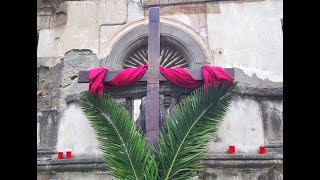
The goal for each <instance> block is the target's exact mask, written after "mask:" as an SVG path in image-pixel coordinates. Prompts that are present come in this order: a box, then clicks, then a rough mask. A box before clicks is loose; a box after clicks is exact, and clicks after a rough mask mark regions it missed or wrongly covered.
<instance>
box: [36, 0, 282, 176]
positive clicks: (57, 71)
mask: <svg viewBox="0 0 320 180" xmlns="http://www.w3.org/2000/svg"><path fill="white" fill-rule="evenodd" d="M170 2H182V1H180V0H176V1H170ZM170 2H169V1H162V0H149V1H143V3H144V5H148V4H154V3H170ZM184 2H187V1H184ZM38 4H39V7H38V16H37V21H38V28H37V29H38V32H39V42H38V54H37V56H38V63H37V64H38V108H37V109H38V122H37V144H38V170H39V172H43V173H44V174H42V173H39V174H38V179H81V178H82V179H111V177H110V176H107V175H106V173H105V171H104V170H105V169H104V166H103V161H102V160H101V159H99V158H100V157H101V152H100V151H99V149H98V143H97V141H96V137H95V133H94V130H93V129H92V127H91V126H90V124H89V121H88V120H87V119H86V118H85V116H84V114H83V112H82V111H81V109H80V107H79V105H78V104H77V103H74V100H76V99H77V98H79V96H80V93H81V92H83V91H85V90H87V88H88V84H79V83H77V76H78V72H79V71H80V70H89V69H91V68H94V67H97V66H99V65H101V61H102V60H104V58H105V57H107V56H108V55H109V54H108V53H109V52H110V51H111V49H112V48H113V44H115V41H117V40H119V39H120V38H119V36H121V35H123V34H125V33H127V32H128V31H129V30H128V29H130V28H127V27H128V25H130V24H135V23H139V21H140V20H141V19H143V18H146V17H147V15H148V11H147V10H146V9H145V10H144V9H143V8H142V5H141V4H140V0H128V1H126V0H110V1H109V0H108V1H102V0H87V1H61V3H60V5H59V3H53V4H54V8H53V7H52V5H50V4H48V3H43V2H41V1H40V3H38ZM282 6H283V1H282V0H259V1H252V2H251V1H237V2H219V3H205V4H189V5H178V6H164V7H162V8H161V11H160V12H161V18H163V19H171V21H170V22H177V23H181V24H183V25H181V24H180V25H179V28H180V29H181V30H183V31H185V32H189V33H188V34H190V37H192V38H194V39H195V41H197V42H201V43H200V44H205V45H206V47H208V48H207V50H205V51H206V53H205V54H206V56H210V58H208V59H211V60H212V62H211V63H212V64H213V65H220V66H223V67H236V68H235V74H236V80H237V81H239V82H240V83H239V84H238V90H237V93H236V94H235V96H234V100H233V102H232V103H231V107H230V110H229V112H228V113H227V115H226V117H225V118H224V120H223V121H222V123H221V125H220V128H219V130H218V132H217V133H216V134H215V135H214V136H213V137H212V141H211V142H210V143H209V145H208V147H207V153H208V154H209V155H210V156H212V157H209V160H208V161H210V163H209V164H208V167H207V169H206V171H205V174H204V177H200V178H202V179H282V164H281V162H282V156H281V157H278V155H282V144H283V135H282V131H283V119H282V112H283V109H282V108H283V107H282V83H275V82H272V81H276V82H282V81H283V75H282V74H283V70H282V66H283V60H282V58H283V54H282V49H283V44H282V40H283V36H282V27H281V19H282V17H283V14H282ZM52 9H54V10H52ZM172 20H174V21H172ZM168 22H169V20H168ZM190 32H192V33H190ZM193 34H196V35H195V36H193ZM130 37H132V36H130ZM125 45H126V44H123V46H124V47H125ZM201 47H203V46H201ZM207 51H208V52H207ZM243 72H244V73H243ZM259 78H260V79H259ZM263 79H267V80H263ZM229 145H235V146H236V152H237V154H236V155H234V156H232V155H228V154H227V151H228V146H229ZM260 145H266V146H267V151H268V155H270V156H260V155H258V148H259V146H260ZM68 148H70V149H71V150H72V155H73V157H74V159H72V160H70V161H69V162H68V161H56V152H57V151H64V152H65V151H66V150H67V149H68ZM92 158H93V159H92ZM94 158H97V159H94ZM210 158H212V159H211V160H210ZM50 159H51V160H50ZM48 160H50V161H48ZM48 163H49V164H48ZM50 163H51V164H50ZM279 164H280V165H279ZM278 165H279V166H278ZM69 166H70V167H69ZM50 168H51V169H50ZM97 170H99V171H103V172H96V171H97ZM69 171H71V172H69ZM79 171H88V172H87V173H78V172H79ZM91 171H93V172H91ZM47 172H51V173H52V172H54V173H52V174H50V175H48V174H47ZM56 172H58V173H56Z"/></svg>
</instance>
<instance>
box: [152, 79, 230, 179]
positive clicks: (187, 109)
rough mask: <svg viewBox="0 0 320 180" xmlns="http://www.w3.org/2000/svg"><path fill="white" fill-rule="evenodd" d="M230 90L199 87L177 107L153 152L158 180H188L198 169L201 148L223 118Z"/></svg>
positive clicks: (222, 85)
mask: <svg viewBox="0 0 320 180" xmlns="http://www.w3.org/2000/svg"><path fill="white" fill-rule="evenodd" d="M234 87H235V84H234V85H231V86H229V85H225V84H221V85H220V86H219V87H217V88H213V87H211V86H209V88H208V91H206V90H205V89H204V87H201V88H199V89H197V90H196V91H195V92H194V93H193V94H192V95H191V96H189V97H188V98H187V99H186V100H185V101H183V102H182V103H180V104H179V105H178V106H177V108H176V110H175V113H174V115H173V116H172V117H170V119H169V120H167V121H166V123H165V124H164V127H163V131H162V132H161V134H160V137H159V141H158V146H157V147H156V149H157V150H156V151H155V155H156V161H157V162H158V168H159V174H160V177H161V179H165V180H167V179H175V180H178V179H188V178H190V177H192V176H193V173H194V172H195V171H198V170H201V169H202V162H201V160H203V152H204V151H203V150H204V147H205V145H206V144H207V143H208V141H209V140H210V135H212V134H213V133H214V132H216V131H217V129H218V125H219V123H220V121H222V119H223V117H224V115H225V114H226V112H227V110H228V107H229V104H230V102H231V98H232V95H231V92H232V90H233V89H234Z"/></svg>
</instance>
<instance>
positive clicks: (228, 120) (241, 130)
mask: <svg viewBox="0 0 320 180" xmlns="http://www.w3.org/2000/svg"><path fill="white" fill-rule="evenodd" d="M248 112H250V113H248ZM261 117H262V116H261V111H260V106H259V103H258V102H257V101H255V100H253V99H250V98H241V97H235V98H234V99H233V101H232V102H231V106H230V109H229V111H228V113H227V115H226V116H225V118H224V120H223V121H222V122H221V124H220V128H219V131H218V132H217V133H216V134H215V135H214V137H213V140H212V142H210V144H209V147H208V153H228V148H229V146H230V145H233V146H236V152H237V154H244V153H249V154H257V153H258V150H259V146H261V145H264V138H263V137H264V136H263V125H262V118H261Z"/></svg>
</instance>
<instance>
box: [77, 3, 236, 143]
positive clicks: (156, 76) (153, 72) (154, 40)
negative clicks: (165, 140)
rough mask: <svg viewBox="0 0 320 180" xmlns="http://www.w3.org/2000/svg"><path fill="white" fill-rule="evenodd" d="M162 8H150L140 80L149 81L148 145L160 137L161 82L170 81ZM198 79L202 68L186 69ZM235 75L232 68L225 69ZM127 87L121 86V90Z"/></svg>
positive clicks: (83, 75) (84, 79) (82, 75)
mask: <svg viewBox="0 0 320 180" xmlns="http://www.w3.org/2000/svg"><path fill="white" fill-rule="evenodd" d="M159 58H160V8H159V7H152V8H150V9H149V35H148V70H147V72H146V73H145V74H144V75H143V76H142V78H141V79H140V80H139V81H142V82H147V83H146V84H147V99H146V110H145V112H146V114H145V117H146V122H145V124H146V127H145V129H146V139H147V143H148V145H151V144H154V143H155V142H156V141H157V139H158V137H159V82H160V81H163V82H164V81H168V80H167V79H166V78H165V77H164V76H163V75H162V74H161V73H160V70H159V66H160V65H159V61H160V59H159ZM186 70H187V71H188V72H189V73H190V74H191V75H192V76H193V77H194V78H195V79H196V80H198V81H203V77H202V72H201V69H186ZM225 70H226V71H227V72H228V73H229V74H230V76H231V77H232V78H233V77H234V71H233V69H232V68H226V69H225ZM121 71H122V70H118V71H108V72H107V73H106V76H105V77H104V79H103V82H107V81H110V80H111V79H113V78H114V77H115V76H117V74H119V73H120V72H121ZM88 75H89V71H80V72H79V78H78V83H89V77H88ZM121 89H125V88H119V91H121Z"/></svg>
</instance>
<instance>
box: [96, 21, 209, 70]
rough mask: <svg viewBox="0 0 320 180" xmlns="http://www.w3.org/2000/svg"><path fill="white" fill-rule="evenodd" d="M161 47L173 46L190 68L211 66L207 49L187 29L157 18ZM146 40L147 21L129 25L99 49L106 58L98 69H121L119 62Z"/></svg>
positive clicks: (176, 22) (204, 43)
mask: <svg viewBox="0 0 320 180" xmlns="http://www.w3.org/2000/svg"><path fill="white" fill-rule="evenodd" d="M160 23H161V26H160V28H161V31H160V36H161V44H169V45H171V46H175V48H177V49H178V50H179V51H180V52H181V53H182V54H183V55H184V57H185V58H186V59H187V60H188V62H189V64H190V68H200V67H201V66H203V65H208V64H212V63H214V61H213V58H212V56H211V53H210V50H209V46H208V44H207V43H206V42H205V40H204V39H203V38H202V37H201V36H200V35H199V34H198V33H197V32H196V31H195V30H193V29H192V28H191V27H189V26H187V25H186V24H183V23H181V22H179V21H176V20H172V19H168V18H162V17H161V18H160ZM147 36H148V19H147V18H145V19H142V20H139V21H136V22H133V23H131V24H129V25H127V26H125V27H124V28H123V29H121V30H120V31H119V32H118V33H117V34H116V35H114V36H113V37H112V39H111V40H110V41H109V43H108V44H107V45H106V46H105V47H101V49H109V50H110V51H109V52H106V54H107V56H105V57H102V58H101V61H100V66H104V67H107V68H109V69H111V70H115V69H122V65H123V61H124V60H125V59H126V58H127V57H128V55H130V54H131V53H132V52H133V51H134V50H135V49H136V48H138V47H140V46H142V45H145V44H146V43H147V42H146V39H147Z"/></svg>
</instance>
